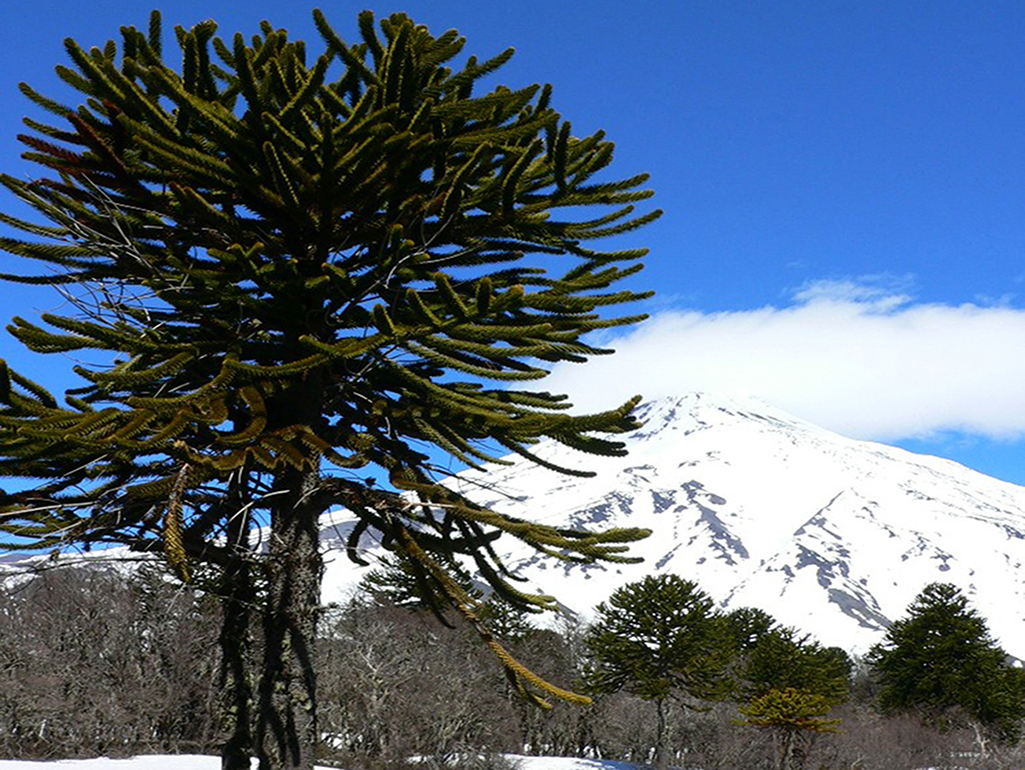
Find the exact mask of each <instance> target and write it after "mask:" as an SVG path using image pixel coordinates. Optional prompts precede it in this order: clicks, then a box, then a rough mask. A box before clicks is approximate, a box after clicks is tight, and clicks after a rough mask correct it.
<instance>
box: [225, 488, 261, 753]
mask: <svg viewBox="0 0 1025 770" xmlns="http://www.w3.org/2000/svg"><path fill="white" fill-rule="evenodd" d="M244 511H245V508H244V506H242V505H240V506H238V507H237V508H236V509H235V511H234V512H229V515H228V522H227V539H228V543H229V547H230V549H231V551H232V558H231V561H230V563H229V564H228V565H227V566H226V567H225V568H224V574H223V576H222V593H221V633H220V638H219V640H218V641H219V644H220V648H221V670H220V684H221V724H222V725H223V728H224V732H225V734H226V738H225V741H224V744H223V745H222V747H221V770H249V768H250V759H251V757H252V754H253V724H252V721H253V686H252V680H251V671H250V667H249V664H250V650H251V641H252V629H251V622H252V616H253V606H254V603H255V601H256V596H255V591H254V590H253V576H252V572H251V567H250V563H249V559H250V556H251V554H250V553H249V516H247V515H246V514H245V513H244Z"/></svg>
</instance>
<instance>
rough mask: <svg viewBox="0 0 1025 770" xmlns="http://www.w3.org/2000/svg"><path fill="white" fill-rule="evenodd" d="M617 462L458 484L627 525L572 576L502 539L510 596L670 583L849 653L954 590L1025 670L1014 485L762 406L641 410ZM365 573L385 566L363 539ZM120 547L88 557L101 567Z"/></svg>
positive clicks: (699, 399) (346, 567)
mask: <svg viewBox="0 0 1025 770" xmlns="http://www.w3.org/2000/svg"><path fill="white" fill-rule="evenodd" d="M639 415H640V417H641V418H642V419H643V420H644V427H643V428H641V429H640V430H638V431H636V432H635V433H633V434H630V435H628V436H626V437H625V441H626V443H627V444H628V447H629V450H630V453H629V456H628V457H626V458H595V457H588V456H585V455H581V454H579V453H577V452H574V451H572V450H570V449H567V448H565V447H563V446H561V445H559V444H556V443H554V442H548V443H544V444H541V445H539V446H538V447H537V448H536V450H535V451H536V452H537V454H539V455H540V456H542V457H544V458H546V459H549V460H552V461H554V462H556V463H559V464H562V465H568V466H570V467H576V468H584V469H589V470H594V471H596V472H597V476H596V477H595V478H589V479H580V478H575V477H569V476H565V475H560V474H558V473H555V472H552V471H549V470H545V469H543V468H540V467H538V466H536V465H534V464H532V463H530V462H528V461H526V460H523V459H521V458H516V459H515V461H514V462H513V464H512V465H508V466H499V465H496V466H493V467H490V468H488V469H487V472H486V473H483V474H482V473H480V472H476V471H468V472H466V473H463V474H460V476H458V477H456V480H455V482H454V483H455V484H457V485H458V486H459V487H460V488H461V489H462V491H464V492H465V493H466V494H467V495H469V496H471V497H473V498H475V499H477V500H478V501H480V502H483V503H486V504H488V505H491V506H493V507H494V508H495V509H496V510H500V511H503V512H505V513H508V514H511V515H514V516H520V517H523V518H527V519H532V520H536V521H543V522H546V523H550V524H556V525H559V526H572V527H582V528H607V527H643V528H648V529H651V530H652V531H653V534H652V536H651V537H649V538H648V539H646V540H644V541H641V542H639V543H636V544H633V545H632V546H631V553H633V554H635V555H637V556H641V557H643V558H644V562H643V563H642V564H638V565H615V564H613V565H602V564H596V565H587V566H581V565H570V564H566V563H562V562H557V561H555V560H553V559H551V558H548V557H543V556H540V555H538V554H536V553H535V552H533V551H531V550H530V549H528V548H525V547H523V546H521V545H519V544H518V543H516V542H513V541H511V540H510V538H503V540H502V541H500V546H501V547H502V548H505V549H506V551H505V553H504V554H503V555H504V557H505V559H506V563H507V564H508V565H509V566H511V567H512V568H513V569H514V570H515V571H516V573H517V574H518V575H520V576H522V577H523V578H525V580H526V583H525V584H524V586H523V587H524V588H525V589H527V590H538V591H542V592H545V593H550V594H554V595H555V596H556V597H558V599H559V600H560V602H561V603H562V604H563V605H565V606H566V607H567V608H569V609H570V610H573V611H575V612H577V613H580V614H581V615H582V616H583V617H584V618H585V619H586V618H588V616H589V615H590V611H591V609H592V608H593V607H594V606H595V605H596V604H597V603H598V602H600V601H602V600H604V599H606V598H607V597H608V595H609V594H610V593H612V591H614V590H615V589H616V588H618V587H619V586H621V585H623V584H624V583H626V582H629V581H632V580H638V579H640V578H642V577H643V576H644V575H647V574H650V573H658V572H673V573H676V574H679V575H681V576H683V577H685V578H688V579H691V580H695V581H696V582H697V583H698V584H699V585H700V586H701V587H702V588H703V589H705V590H706V591H707V592H708V593H709V594H711V595H712V596H713V598H715V599H716V600H717V601H719V602H720V603H721V604H722V606H723V607H724V608H726V609H730V608H736V607H742V606H756V607H760V608H762V609H764V610H766V611H768V612H769V613H771V614H772V615H773V616H775V617H776V618H777V619H778V620H780V621H781V622H783V623H785V624H787V625H792V626H795V627H797V628H799V629H801V630H803V631H806V632H809V633H812V634H813V635H814V636H815V637H817V638H818V639H819V640H820V641H822V642H824V643H826V644H829V645H837V646H841V647H843V648H845V649H847V650H850V651H853V652H863V651H865V650H866V649H867V648H868V647H869V646H870V645H871V644H873V643H874V642H876V641H878V640H879V639H880V638H881V636H882V633H883V631H884V629H885V627H886V625H887V624H888V623H889V622H890V621H892V620H894V619H897V618H898V617H900V616H901V615H902V614H903V613H904V611H905V609H906V608H907V605H908V604H909V603H910V601H911V600H912V599H913V598H914V597H915V595H916V594H917V593H918V592H919V591H921V590H922V588H923V587H925V586H926V585H927V584H928V583H931V582H934V581H943V582H949V583H954V584H955V585H957V586H959V587H960V588H961V589H962V590H963V591H964V592H965V593H966V594H967V595H968V596H969V598H970V599H971V600H972V602H973V603H974V605H975V606H976V608H977V609H978V610H979V611H980V613H981V614H982V615H983V617H985V618H986V619H987V620H988V622H989V627H990V630H991V632H992V633H993V635H994V636H995V637H996V638H997V640H998V641H999V642H1000V644H1001V645H1002V646H1003V647H1004V649H1006V650H1007V651H1008V652H1009V653H1011V654H1012V655H1015V656H1016V657H1018V658H1022V659H1025V569H1023V564H1025V487H1019V486H1016V485H1013V484H1008V483H1005V482H1002V481H998V480H996V479H993V478H990V477H988V476H984V475H982V474H980V473H976V472H975V471H972V470H969V469H967V468H965V467H963V466H961V465H958V464H957V463H954V462H951V461H949V460H942V459H939V458H935V457H927V456H923V455H916V454H913V453H910V452H906V451H903V450H900V449H895V448H893V447H889V446H885V445H882V444H875V443H870V442H865V441H855V440H852V439H847V438H843V437H842V436H838V435H837V434H835V433H831V432H829V431H827V430H823V429H822V428H818V427H816V426H814V425H811V424H810V423H807V422H804V421H802V420H799V419H797V418H795V417H793V416H791V415H788V414H786V413H785V412H782V411H780V410H778V409H774V408H773V407H770V406H768V405H766V404H764V403H761V402H754V401H740V400H734V399H727V398H722V397H718V396H711V395H708V394H702V393H694V394H690V395H687V396H683V397H681V398H677V399H667V400H662V401H657V402H652V403H649V404H646V405H645V406H643V407H641V409H640V411H639ZM354 524H355V522H354V520H353V519H352V516H351V515H350V514H349V513H347V512H346V511H337V512H334V513H332V514H329V515H328V516H326V517H325V519H324V530H323V542H324V545H325V551H326V553H325V555H326V561H327V571H326V575H325V582H324V592H323V598H324V601H325V602H332V601H344V600H345V599H347V598H348V596H349V595H350V593H351V591H352V590H353V589H354V588H355V586H356V584H357V583H358V582H359V580H360V579H361V577H362V576H363V574H365V572H366V571H367V570H366V569H361V568H357V567H355V566H354V565H353V564H352V563H351V562H350V561H349V560H348V559H347V557H346V556H345V553H344V544H345V542H346V539H347V537H348V535H349V533H350V532H351V531H352V527H353V526H354ZM361 545H362V548H363V552H364V556H366V557H367V558H368V559H369V560H370V561H371V563H372V564H373V563H374V562H376V560H377V558H378V557H380V556H381V555H382V554H383V551H382V549H380V547H379V546H377V545H376V544H375V543H374V542H373V540H372V539H370V538H366V537H365V538H364V540H363V542H362V543H361ZM118 550H119V549H111V550H109V551H102V552H94V553H93V554H91V555H89V556H87V557H85V558H87V559H103V560H104V561H114V562H117V561H118V559H117V558H116V552H117V551H118Z"/></svg>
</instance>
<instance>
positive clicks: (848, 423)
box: [544, 281, 1025, 441]
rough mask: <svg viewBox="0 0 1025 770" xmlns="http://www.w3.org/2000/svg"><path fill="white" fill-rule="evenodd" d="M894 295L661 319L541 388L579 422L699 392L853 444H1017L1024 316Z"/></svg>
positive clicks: (833, 290)
mask: <svg viewBox="0 0 1025 770" xmlns="http://www.w3.org/2000/svg"><path fill="white" fill-rule="evenodd" d="M893 289H894V287H892V286H891V287H890V290H889V291H886V290H881V289H879V288H877V287H873V286H870V285H865V284H864V283H861V282H853V281H852V282H815V283H811V284H808V285H806V286H805V287H803V288H802V289H801V290H800V291H799V292H798V293H797V294H796V295H795V297H794V302H793V304H791V305H789V306H786V307H765V308H760V309H757V310H745V311H734V312H721V313H702V312H698V311H666V312H661V313H658V314H657V315H656V316H654V317H653V318H652V319H651V320H649V321H648V322H646V323H645V324H642V325H641V326H640V327H638V328H636V329H635V330H633V331H631V332H628V333H627V334H626V335H625V336H620V337H617V338H615V339H612V340H609V341H608V344H609V345H610V346H611V347H613V348H615V349H616V354H615V355H612V356H607V357H603V358H598V359H592V360H591V362H590V363H588V364H586V365H584V366H579V365H578V366H572V365H560V366H558V367H556V369H555V370H554V372H553V373H552V376H551V377H550V378H549V379H547V380H545V381H544V384H545V386H546V388H547V389H550V390H552V391H554V392H560V393H569V394H570V396H571V400H572V401H573V403H574V404H576V405H577V406H578V407H579V408H581V409H590V410H593V409H600V408H607V407H609V406H611V405H612V404H613V403H618V402H620V401H622V400H624V399H625V398H627V397H629V396H631V395H633V394H635V393H641V394H642V395H644V396H645V397H646V398H654V397H659V396H669V395H676V394H680V393H684V392H687V391H691V390H705V391H710V392H725V393H740V394H747V395H754V396H758V397H760V398H762V399H764V400H765V401H768V402H769V403H771V404H773V405H775V406H778V407H780V408H783V409H786V410H787V411H789V412H791V413H793V414H795V415H797V416H799V417H803V418H805V419H807V420H810V421H811V422H814V423H817V424H819V425H821V426H822V427H825V428H829V429H831V430H835V431H837V432H839V433H842V434H845V435H848V436H852V437H856V438H871V439H878V440H883V441H893V440H898V439H901V438H910V437H925V436H928V435H930V434H933V433H936V432H940V431H965V432H968V433H973V434H980V435H985V436H989V437H996V438H1013V437H1019V436H1022V435H1025V310H1016V309H1013V308H1010V307H1002V306H1001V307H991V306H986V307H983V306H978V305H972V304H965V305H958V306H953V305H938V304H920V303H918V304H916V303H914V302H912V301H911V300H910V298H909V297H908V296H906V295H905V294H897V293H894V291H893Z"/></svg>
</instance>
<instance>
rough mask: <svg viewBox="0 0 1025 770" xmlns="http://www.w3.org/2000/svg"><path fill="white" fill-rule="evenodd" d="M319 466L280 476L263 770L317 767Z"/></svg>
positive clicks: (262, 705) (261, 722) (264, 681)
mask: <svg viewBox="0 0 1025 770" xmlns="http://www.w3.org/2000/svg"><path fill="white" fill-rule="evenodd" d="M319 478H320V474H319V470H318V469H316V468H313V469H305V470H291V471H287V472H285V473H283V474H282V475H281V478H280V480H279V481H280V483H279V484H278V488H279V489H280V490H281V491H282V494H281V496H280V498H279V502H278V503H277V504H276V505H275V506H274V507H273V509H272V512H271V535H270V544H269V552H268V554H267V559H266V570H267V599H266V607H265V609H264V619H263V629H264V633H263V636H264V640H263V641H264V658H263V665H262V670H261V681H260V696H259V711H258V714H257V735H256V738H257V750H258V754H259V758H260V770H312V768H313V761H314V756H315V753H316V748H317V744H318V741H319V736H318V734H317V713H316V702H317V701H316V684H317V681H316V657H317V656H316V648H317V618H318V614H319V610H320V582H321V575H322V573H323V561H322V559H321V555H320V529H319V518H320V513H321V510H320V506H321V503H320V502H319V501H317V500H316V497H317V496H316V495H315V494H314V492H315V491H316V487H317V483H318V481H319Z"/></svg>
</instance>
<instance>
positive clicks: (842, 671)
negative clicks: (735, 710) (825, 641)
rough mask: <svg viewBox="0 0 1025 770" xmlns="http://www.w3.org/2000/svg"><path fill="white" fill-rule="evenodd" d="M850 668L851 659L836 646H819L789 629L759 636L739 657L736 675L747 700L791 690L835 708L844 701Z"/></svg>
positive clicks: (768, 632)
mask: <svg viewBox="0 0 1025 770" xmlns="http://www.w3.org/2000/svg"><path fill="white" fill-rule="evenodd" d="M852 669H853V664H852V663H851V659H850V658H849V657H848V655H847V653H846V652H844V651H843V650H841V649H840V648H839V647H823V646H822V645H820V644H819V643H818V642H816V641H815V640H813V639H811V638H810V637H808V636H807V635H802V634H799V633H798V632H797V631H795V630H794V629H792V628H776V629H770V630H769V631H767V632H765V633H762V634H760V635H759V636H758V638H757V641H756V642H755V643H754V644H753V645H752V646H751V647H750V649H749V650H747V651H746V653H744V654H743V655H742V660H741V664H740V666H739V671H738V675H739V678H740V680H741V682H740V689H741V692H742V694H743V695H744V696H745V697H746V698H747V699H752V698H758V697H760V696H762V695H765V694H766V693H768V692H769V691H770V690H777V691H781V690H786V689H794V690H800V691H803V692H807V693H813V694H815V695H817V696H821V697H822V698H825V699H826V702H828V703H830V704H831V705H836V704H838V703H843V702H844V701H845V700H847V696H848V694H849V692H850V680H851V671H852Z"/></svg>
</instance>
